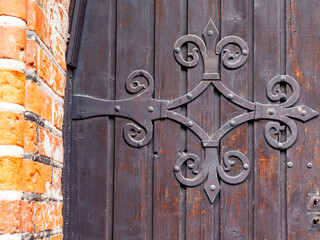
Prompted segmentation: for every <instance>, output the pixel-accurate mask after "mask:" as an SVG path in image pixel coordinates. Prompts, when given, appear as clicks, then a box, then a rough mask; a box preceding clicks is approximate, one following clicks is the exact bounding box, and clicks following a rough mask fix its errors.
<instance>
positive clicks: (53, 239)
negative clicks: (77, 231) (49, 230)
mask: <svg viewBox="0 0 320 240" xmlns="http://www.w3.org/2000/svg"><path fill="white" fill-rule="evenodd" d="M51 240H62V235H57V236H52V237H51Z"/></svg>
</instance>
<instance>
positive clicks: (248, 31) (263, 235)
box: [65, 0, 320, 240]
mask: <svg viewBox="0 0 320 240" xmlns="http://www.w3.org/2000/svg"><path fill="white" fill-rule="evenodd" d="M84 2H85V1H84ZM86 2H87V3H86V8H85V16H84V23H83V27H82V29H81V39H78V40H81V41H79V43H80V45H79V46H80V47H79V51H78V52H77V57H74V56H73V55H72V54H71V55H70V54H69V55H68V56H69V57H68V58H69V59H71V60H70V61H71V62H72V63H71V62H70V64H69V67H73V68H74V67H76V68H75V69H74V70H73V94H82V95H89V96H93V97H97V98H102V99H125V98H128V97H130V96H132V95H130V94H129V93H128V92H127V90H126V88H125V81H126V79H127V76H128V75H129V74H130V73H131V72H132V71H134V70H137V69H144V70H147V71H148V72H149V73H150V74H151V75H152V76H153V77H154V81H155V92H154V95H153V97H154V98H155V99H165V100H169V99H174V98H177V97H178V96H181V95H183V94H185V93H187V92H188V91H190V90H191V89H193V88H194V87H195V86H196V85H197V84H198V83H199V82H200V81H201V74H202V72H203V67H202V60H200V63H201V64H198V65H197V66H196V67H195V68H192V69H186V68H184V67H181V66H180V65H179V64H178V63H177V61H176V60H175V58H174V55H173V46H174V43H175V41H176V40H177V39H178V38H179V37H181V36H183V35H186V34H195V35H197V36H201V37H202V32H203V29H204V27H205V26H206V24H207V22H208V20H209V19H210V18H211V19H212V20H213V21H214V23H215V25H216V26H217V28H218V30H219V32H220V36H219V37H218V40H219V39H220V38H223V37H225V36H229V35H235V36H239V37H241V38H242V39H244V40H245V41H246V42H247V44H248V46H249V52H250V53H249V58H248V61H247V63H246V64H245V65H244V66H243V67H242V68H240V69H237V70H228V69H226V68H225V67H224V66H223V65H222V64H221V66H220V69H221V81H222V82H223V83H224V84H225V85H226V86H227V87H228V88H229V89H231V90H232V91H234V92H235V93H236V94H238V95H240V96H241V97H243V98H246V99H248V100H250V101H257V102H261V103H268V102H269V101H268V98H267V95H266V87H267V84H268V82H269V80H270V79H271V78H272V77H274V76H276V75H279V74H288V75H291V76H293V77H294V78H295V79H296V80H297V81H298V82H299V85H300V88H301V94H300V99H299V101H298V103H297V104H296V106H298V105H302V104H303V105H307V106H309V107H311V108H313V109H315V110H317V111H318V112H320V107H319V102H320V94H319V82H318V79H319V78H320V75H319V74H320V70H319V69H320V68H319V66H320V44H319V36H320V28H319V22H320V2H319V1H318V0H304V1H299V0H290V1H289V0H281V1H279V0H268V1H265V0H228V1H227V0H203V1H194V0H188V1H186V0H174V1H173V0H157V1H151V0H130V1H129V0H118V1H116V0H87V1H86ZM82 9H83V8H82ZM75 11H76V8H75ZM75 14H77V12H75V13H74V15H75ZM80 26H81V25H80ZM79 31H80V30H79V29H78V30H74V31H71V32H72V34H74V35H75V36H78V35H79ZM77 34H78V35H77ZM71 39H75V37H74V38H72V36H71ZM193 47H194V45H192V44H189V45H188V46H184V47H183V48H182V52H183V53H182V54H186V51H187V49H189V50H191V49H192V48H193ZM72 49H73V51H74V49H78V48H77V47H73V48H72ZM76 59H78V61H77V62H75V61H76ZM282 88H283V89H284V87H282ZM286 90H287V92H288V93H289V94H290V88H287V89H286ZM92 107H93V108H94V106H92ZM137 107H139V106H137ZM132 111H134V109H132ZM176 111H177V112H179V113H180V114H182V115H184V116H188V117H189V118H190V119H191V120H192V121H194V122H195V123H197V124H198V125H199V126H201V127H202V128H203V129H204V130H205V131H207V132H208V134H209V135H212V134H213V133H214V131H215V130H216V129H218V128H219V127H220V126H221V125H222V124H224V123H225V122H227V121H228V120H230V119H231V118H232V117H235V116H237V115H239V114H241V113H244V112H245V111H244V110H243V109H240V108H239V107H237V106H235V105H233V104H231V103H230V101H227V100H226V99H225V98H224V97H222V96H220V94H219V93H218V91H217V90H215V89H214V87H213V86H212V85H211V86H209V88H208V89H207V91H206V92H205V93H204V94H202V95H201V96H200V97H199V98H197V99H196V100H195V101H193V102H192V103H190V104H188V106H187V107H185V106H184V107H181V108H179V109H177V110H176ZM128 122H130V120H128V119H123V118H120V117H117V118H114V117H94V118H89V119H85V120H73V121H72V145H71V146H70V147H71V151H72V154H71V157H70V160H69V161H70V162H69V164H70V174H71V177H70V192H69V193H70V194H69V195H70V202H69V203H68V202H67V201H65V204H69V211H70V217H69V219H70V220H69V221H68V223H69V224H68V225H70V226H69V228H68V229H69V233H70V234H68V235H66V236H65V239H68V240H69V239H72V240H78V239H79V240H80V239H81V240H107V239H108V240H109V239H115V240H127V239H128V240H133V239H139V240H140V239H145V240H151V239H156V240H187V239H188V240H213V239H215V240H216V239H217V240H218V239H221V240H233V239H234V240H235V239H242V240H245V239H256V240H260V239H261V240H264V239H266V240H278V239H279V240H280V239H281V240H286V239H290V240H304V239H306V240H307V239H308V240H309V239H310V240H317V239H320V232H319V231H309V230H308V227H309V222H308V213H309V210H308V209H307V201H308V194H309V193H317V192H318V191H320V187H319V186H320V177H319V171H320V162H319V158H320V153H319V150H318V149H319V147H320V146H319V145H320V143H319V138H320V136H319V135H320V120H319V118H315V119H312V120H310V121H309V122H307V123H301V122H299V121H297V125H298V131H299V133H298V139H297V142H296V143H295V144H294V145H293V146H292V147H291V148H290V149H288V150H287V151H279V150H275V149H273V148H272V147H270V146H269V145H268V143H267V141H266V139H265V136H264V126H265V124H266V123H267V121H258V122H255V123H247V124H243V125H241V126H239V127H237V128H235V129H234V130H232V131H231V132H230V133H228V134H227V135H226V136H225V137H224V138H223V139H222V141H221V144H220V159H221V158H222V156H223V154H224V153H226V152H227V151H229V150H239V151H241V152H243V153H244V154H245V155H246V156H247V157H248V159H249V161H250V165H251V169H250V174H249V176H248V178H247V179H246V180H245V181H244V182H243V183H241V184H239V185H229V184H226V183H224V182H222V181H221V191H220V193H219V195H218V196H217V198H216V199H215V201H214V202H213V204H211V203H210V202H209V199H208V197H207V195H206V193H205V191H204V189H203V184H202V185H199V186H197V187H193V188H188V187H184V186H182V185H180V184H179V182H178V181H177V180H176V178H175V176H174V172H173V167H174V165H175V162H176V160H177V159H178V158H179V156H180V155H181V154H183V153H194V154H197V155H199V157H200V159H204V156H205V151H204V149H203V147H202V145H201V142H200V140H199V139H198V138H197V137H196V136H195V135H194V134H193V132H192V131H190V130H188V129H187V128H186V127H182V126H180V125H179V124H178V123H176V122H173V121H171V120H159V121H156V122H155V123H154V130H153V139H152V140H151V142H150V143H149V144H148V145H147V146H145V147H142V148H134V147H131V146H129V145H128V144H127V143H126V142H125V140H124V138H123V132H122V129H123V126H124V125H125V124H126V123H128ZM289 136H290V132H289V131H287V132H286V134H282V135H281V136H280V138H281V139H282V140H283V139H285V138H286V137H289ZM67 147H68V146H66V148H67ZM288 161H291V162H293V167H292V168H288V167H287V162H288ZM308 162H312V163H313V168H311V169H309V168H307V163H308ZM222 164H223V163H222V162H221V165H222ZM183 171H184V172H185V174H186V175H187V176H192V173H191V171H190V170H188V169H187V168H186V169H184V170H183ZM240 171H241V166H240V164H239V163H238V162H237V163H236V165H235V167H234V169H233V170H232V171H231V174H236V173H237V172H240ZM319 212H320V210H319Z"/></svg>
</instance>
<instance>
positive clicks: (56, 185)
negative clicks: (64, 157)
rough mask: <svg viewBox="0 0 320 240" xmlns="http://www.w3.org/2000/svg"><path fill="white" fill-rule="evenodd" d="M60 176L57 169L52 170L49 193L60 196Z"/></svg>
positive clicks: (60, 173)
mask: <svg viewBox="0 0 320 240" xmlns="http://www.w3.org/2000/svg"><path fill="white" fill-rule="evenodd" d="M61 176H62V170H61V169H59V168H53V169H52V186H51V192H52V193H53V194H55V195H59V196H62V192H61Z"/></svg>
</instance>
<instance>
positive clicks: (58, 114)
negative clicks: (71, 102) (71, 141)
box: [54, 103, 64, 129]
mask: <svg viewBox="0 0 320 240" xmlns="http://www.w3.org/2000/svg"><path fill="white" fill-rule="evenodd" d="M63 113H64V111H63V107H62V106H61V105H60V104H58V103H55V104H54V126H56V127H57V128H59V129H62V123H63Z"/></svg>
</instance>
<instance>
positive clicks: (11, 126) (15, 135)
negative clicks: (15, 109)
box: [0, 112, 24, 146]
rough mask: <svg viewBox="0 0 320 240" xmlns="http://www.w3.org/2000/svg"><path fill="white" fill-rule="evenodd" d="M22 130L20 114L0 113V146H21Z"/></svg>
mask: <svg viewBox="0 0 320 240" xmlns="http://www.w3.org/2000/svg"><path fill="white" fill-rule="evenodd" d="M23 129H24V117H23V115H22V114H18V113H12V112H0V145H18V146H23V142H24V141H23V138H24V137H23Z"/></svg>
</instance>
